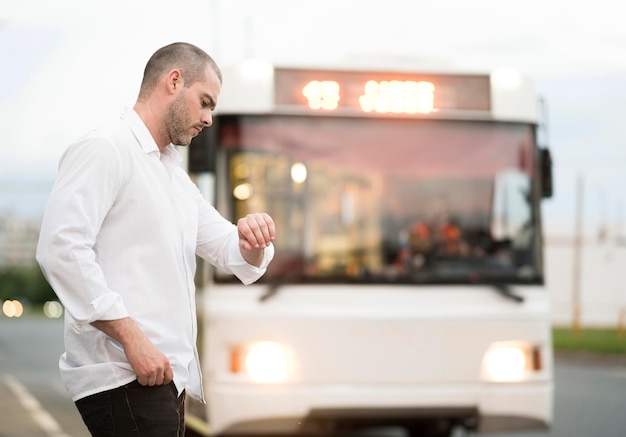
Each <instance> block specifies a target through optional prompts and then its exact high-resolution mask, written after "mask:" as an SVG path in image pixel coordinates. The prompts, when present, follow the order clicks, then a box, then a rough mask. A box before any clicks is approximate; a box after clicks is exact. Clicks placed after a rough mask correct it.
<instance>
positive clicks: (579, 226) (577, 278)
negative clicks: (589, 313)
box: [572, 175, 584, 335]
mask: <svg viewBox="0 0 626 437" xmlns="http://www.w3.org/2000/svg"><path fill="white" fill-rule="evenodd" d="M583 200H584V182H583V177H582V175H579V176H578V180H577V184H576V230H575V234H574V260H573V261H574V263H573V267H574V268H573V278H572V308H573V318H572V323H573V325H572V326H573V330H574V333H575V334H576V335H578V334H579V333H580V317H581V305H580V282H581V276H582V274H581V273H582V272H581V257H582V233H583Z"/></svg>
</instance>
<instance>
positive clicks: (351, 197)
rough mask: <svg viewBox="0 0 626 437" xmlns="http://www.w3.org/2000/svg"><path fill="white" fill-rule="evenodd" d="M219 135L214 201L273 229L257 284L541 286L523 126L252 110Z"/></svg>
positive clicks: (531, 164) (528, 143)
mask: <svg viewBox="0 0 626 437" xmlns="http://www.w3.org/2000/svg"><path fill="white" fill-rule="evenodd" d="M217 129H218V134H217V135H218V143H219V147H220V151H221V152H220V153H221V157H222V158H221V159H222V162H225V163H226V166H225V167H226V169H227V171H226V172H225V173H223V174H220V176H219V177H220V178H225V179H226V180H224V181H223V182H226V187H227V188H226V190H220V191H221V193H218V203H219V205H220V206H221V207H223V208H222V209H223V210H225V211H226V212H227V214H226V215H228V214H231V215H232V217H233V218H234V217H241V216H243V215H245V214H247V213H250V212H257V211H265V212H268V213H269V214H270V215H271V216H272V217H273V218H274V221H275V222H276V226H277V239H276V241H275V242H274V244H275V248H276V257H275V259H274V261H273V262H272V263H271V266H270V269H269V270H268V273H267V274H266V275H265V276H264V278H263V279H262V281H266V282H267V281H279V282H281V283H288V282H294V283H316V282H363V283H390V282H391V283H395V282H397V283H456V284H470V283H533V282H538V281H540V278H541V264H540V262H541V260H540V256H539V254H540V244H541V239H540V237H539V230H538V226H537V223H538V212H537V206H538V203H539V199H538V197H537V195H535V194H534V193H535V191H536V190H534V186H535V183H534V179H535V176H534V175H535V173H536V169H535V165H536V164H535V144H534V127H533V126H532V125H530V124H520V123H497V122H493V121H491V122H484V121H480V122H479V121H470V120H465V121H462V120H461V121H460V120H455V121H451V120H424V119H419V120H414V119H413V120H410V119H391V118H384V119H380V118H373V117H372V118H348V117H345V118H344V117H342V118H339V117H334V118H333V117H322V116H320V117H302V116H288V115H262V116H261V115H255V116H253V115H250V116H222V117H221V118H219V119H218V123H217ZM216 279H217V280H218V281H219V280H230V279H232V278H230V279H229V277H227V276H225V275H218V277H217V278H216Z"/></svg>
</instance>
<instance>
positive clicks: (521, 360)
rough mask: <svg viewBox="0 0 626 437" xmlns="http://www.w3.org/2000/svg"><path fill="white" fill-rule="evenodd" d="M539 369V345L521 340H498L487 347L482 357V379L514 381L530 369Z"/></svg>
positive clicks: (523, 377) (521, 378)
mask: <svg viewBox="0 0 626 437" xmlns="http://www.w3.org/2000/svg"><path fill="white" fill-rule="evenodd" d="M539 370H541V360H540V350H539V347H537V346H533V345H530V344H528V343H522V342H499V343H494V344H492V345H491V347H489V349H488V350H487V352H486V353H485V355H484V357H483V368H482V373H483V379H484V380H486V381H495V382H516V381H522V380H523V379H525V378H526V376H527V375H528V373H529V372H530V371H539Z"/></svg>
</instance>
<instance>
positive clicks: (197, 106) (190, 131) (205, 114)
mask: <svg viewBox="0 0 626 437" xmlns="http://www.w3.org/2000/svg"><path fill="white" fill-rule="evenodd" d="M205 77H206V80H203V81H197V82H194V83H193V84H192V85H191V86H190V87H186V86H181V88H180V90H179V91H178V94H177V96H176V97H175V99H174V101H172V103H170V105H169V107H168V108H167V112H166V113H165V117H164V119H163V127H164V129H165V133H166V134H167V135H168V136H169V139H170V142H171V143H172V144H175V145H177V146H188V145H189V144H191V139H192V138H193V137H195V136H196V135H198V134H199V133H200V131H201V130H202V129H203V128H204V127H208V126H211V124H212V123H213V115H212V111H213V110H214V109H215V105H216V104H217V98H218V96H219V93H220V91H221V88H222V87H221V84H220V81H219V79H218V77H217V75H216V74H215V72H214V71H213V69H212V68H211V67H207V70H206V75H205ZM183 79H184V78H183Z"/></svg>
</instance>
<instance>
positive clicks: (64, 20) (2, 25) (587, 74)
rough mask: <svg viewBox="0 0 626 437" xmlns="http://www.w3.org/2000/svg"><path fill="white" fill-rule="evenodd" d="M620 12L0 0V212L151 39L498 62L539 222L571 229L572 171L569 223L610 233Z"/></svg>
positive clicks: (621, 216) (249, 54)
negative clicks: (534, 94) (525, 117)
mask: <svg viewBox="0 0 626 437" xmlns="http://www.w3.org/2000/svg"><path fill="white" fill-rule="evenodd" d="M620 12H621V11H620V9H619V4H618V3H617V2H615V1H614V0H596V1H593V2H589V1H581V0H569V1H568V0H551V1H550V0H549V1H546V0H524V1H521V0H473V1H466V0H438V1H435V2H425V1H420V0H386V1H384V2H378V1H372V0H315V1H309V0H263V1H261V0H221V1H218V0H178V1H177V2H165V1H162V0H151V1H146V0H135V1H127V0H123V1H122V0H109V1H102V0H98V1H96V0H54V1H49V0H2V6H1V7H0V62H1V64H0V65H1V66H2V68H1V69H0V79H2V80H0V213H2V212H3V211H7V210H12V211H15V212H16V213H17V214H24V215H31V216H32V215H35V216H37V215H38V214H41V213H42V212H43V208H44V206H45V199H46V197H47V193H48V192H49V189H50V186H51V183H52V180H53V178H54V174H55V170H56V164H57V161H58V158H59V157H60V155H61V153H62V152H63V150H64V149H65V148H66V147H67V146H68V145H69V144H70V143H71V142H72V141H73V140H74V139H75V138H77V137H78V136H80V135H82V134H83V133H85V132H86V131H87V130H89V129H91V128H92V127H95V126H98V125H100V124H103V123H106V122H107V121H109V120H112V119H115V118H117V117H118V116H119V115H120V113H121V112H122V111H123V109H124V108H125V107H129V106H132V105H133V103H134V101H135V98H136V95H137V91H138V88H139V84H140V81H141V75H142V72H143V68H144V66H145V63H146V61H147V59H148V58H149V57H150V55H151V54H152V53H153V52H154V51H155V50H156V49H157V48H159V47H161V46H163V45H165V44H168V43H170V42H173V41H187V42H191V43H194V44H197V45H199V46H200V47H202V48H204V49H205V50H206V51H207V52H209V53H210V54H211V55H212V56H213V57H214V58H215V59H216V61H217V62H218V64H220V65H227V64H232V63H235V62H239V61H241V60H244V59H249V58H255V59H264V60H269V61H275V62H279V63H286V64H294V65H309V66H314V65H316V64H324V65H328V64H332V63H333V62H342V61H344V60H346V59H354V58H355V57H373V58H375V59H380V60H386V59H401V60H404V61H407V60H410V62H412V63H414V64H418V65H422V66H424V67H425V68H427V67H435V68H436V67H438V66H447V67H458V68H462V69H467V70H480V71H488V70H490V69H493V68H503V67H505V68H514V69H516V70H518V71H520V72H521V73H523V74H525V75H527V76H529V77H531V78H532V79H533V80H534V81H535V83H536V85H537V89H538V90H539V92H540V94H541V95H542V97H543V98H544V99H545V101H546V102H547V108H548V136H547V140H548V145H549V147H550V149H551V151H552V155H553V160H554V182H555V196H554V197H553V198H552V199H548V200H545V201H544V204H543V207H544V217H545V219H546V223H547V227H546V229H547V231H548V232H559V231H562V230H563V229H573V227H572V223H573V218H574V215H575V211H576V201H577V200H576V199H577V191H576V187H577V181H578V180H579V179H580V180H582V181H583V187H584V197H583V199H584V207H583V211H584V213H583V216H584V219H583V220H584V221H585V223H593V226H595V223H597V222H606V223H608V224H610V225H611V227H612V228H613V229H616V230H617V229H620V230H621V229H622V228H623V230H624V232H626V131H625V130H624V129H623V122H622V120H623V118H624V116H625V115H626V107H625V103H624V102H626V27H625V26H623V23H622V22H621V21H622V15H621V14H620ZM622 221H624V222H625V225H624V226H622V224H621V223H622Z"/></svg>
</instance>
